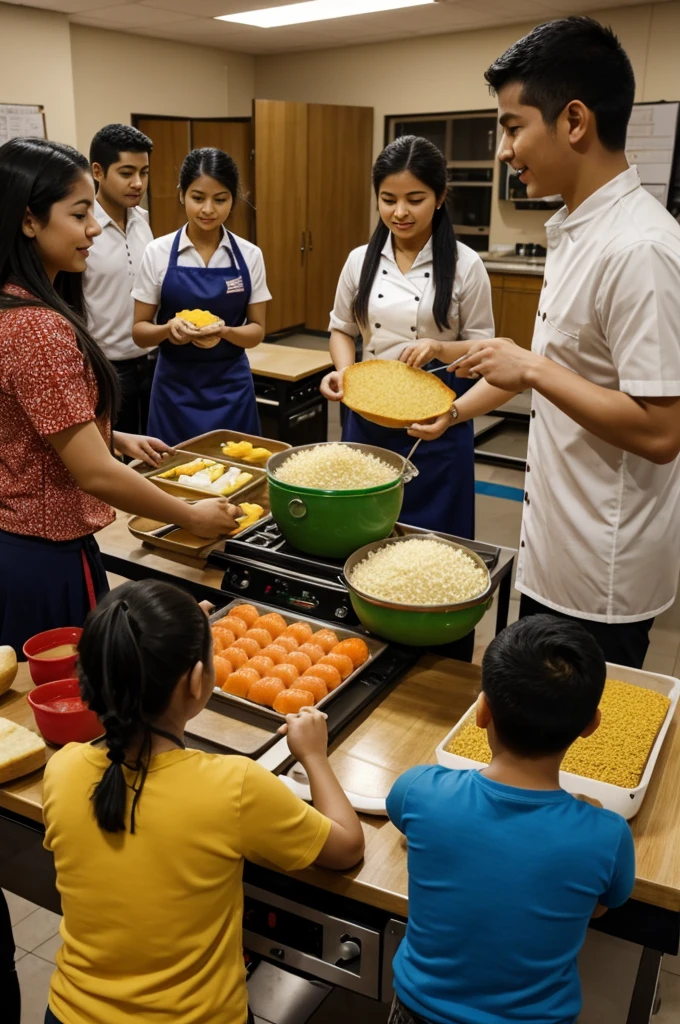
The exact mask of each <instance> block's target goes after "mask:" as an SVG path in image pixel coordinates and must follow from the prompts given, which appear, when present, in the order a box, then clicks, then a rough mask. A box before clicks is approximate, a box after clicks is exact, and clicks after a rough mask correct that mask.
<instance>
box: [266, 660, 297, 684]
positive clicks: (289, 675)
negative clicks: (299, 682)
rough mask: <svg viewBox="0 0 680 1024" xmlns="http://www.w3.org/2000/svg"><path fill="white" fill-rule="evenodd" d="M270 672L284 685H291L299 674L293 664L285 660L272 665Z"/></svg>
mask: <svg viewBox="0 0 680 1024" xmlns="http://www.w3.org/2000/svg"><path fill="white" fill-rule="evenodd" d="M271 674H272V675H273V676H274V677H275V678H276V679H280V680H281V682H282V683H284V684H285V685H286V686H292V685H293V683H294V682H295V680H296V679H297V678H298V677H299V675H300V673H299V672H298V670H297V669H296V668H295V665H290V664H288V663H287V662H285V661H282V662H281V664H280V665H274V668H273V669H272V671H271Z"/></svg>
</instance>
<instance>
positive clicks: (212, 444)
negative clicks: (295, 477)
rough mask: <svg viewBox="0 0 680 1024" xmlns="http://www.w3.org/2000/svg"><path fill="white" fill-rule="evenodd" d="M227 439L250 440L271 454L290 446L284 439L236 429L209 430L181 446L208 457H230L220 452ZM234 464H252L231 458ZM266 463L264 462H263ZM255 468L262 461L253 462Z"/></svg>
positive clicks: (254, 446)
mask: <svg viewBox="0 0 680 1024" xmlns="http://www.w3.org/2000/svg"><path fill="white" fill-rule="evenodd" d="M227 441H250V443H251V444H252V446H253V448H267V449H268V451H270V452H271V453H272V455H276V453H277V452H285V451H288V449H289V448H290V447H291V445H289V444H287V443H286V442H285V441H278V440H276V439H275V438H273V437H258V436H257V435H256V434H241V433H239V432H238V431H236V430H211V431H210V433H208V434H199V436H198V437H192V438H190V439H189V440H188V441H185V442H184V444H183V445H182V447H183V448H186V449H191V451H192V452H196V453H197V454H198V455H206V456H207V457H208V458H209V459H220V460H222V459H226V458H229V459H231V456H226V455H224V454H223V452H222V445H223V444H226V443H227ZM232 462H233V463H234V464H235V465H238V466H243V468H244V469H248V468H249V467H250V466H252V465H253V463H251V462H244V460H243V459H232ZM264 465H266V463H265V464H264ZM255 466H256V468H257V469H263V468H264V466H263V464H262V463H255Z"/></svg>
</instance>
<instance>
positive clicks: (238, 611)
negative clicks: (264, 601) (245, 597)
mask: <svg viewBox="0 0 680 1024" xmlns="http://www.w3.org/2000/svg"><path fill="white" fill-rule="evenodd" d="M229 615H236V616H237V617H238V618H239V619H241V620H242V621H243V622H245V624H246V626H247V627H248V629H250V627H251V626H252V624H253V623H254V622H255V620H256V619H259V617H260V613H259V612H258V610H257V608H256V607H255V605H254V604H239V605H237V606H236V608H230V609H229Z"/></svg>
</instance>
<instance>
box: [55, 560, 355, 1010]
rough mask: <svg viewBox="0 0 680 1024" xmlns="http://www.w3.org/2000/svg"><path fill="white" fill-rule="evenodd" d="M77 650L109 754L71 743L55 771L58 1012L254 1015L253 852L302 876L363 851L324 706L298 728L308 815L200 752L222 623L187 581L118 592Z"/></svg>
mask: <svg viewBox="0 0 680 1024" xmlns="http://www.w3.org/2000/svg"><path fill="white" fill-rule="evenodd" d="M79 652H80V667H79V671H80V680H81V689H82V693H83V696H84V698H85V699H86V700H87V701H88V702H89V704H90V706H91V707H92V708H93V709H94V710H95V711H96V712H97V714H98V715H99V716H100V718H101V720H102V723H103V725H104V727H105V729H106V737H105V742H106V749H103V748H102V747H100V746H91V745H89V744H77V743H70V744H68V745H67V746H66V747H64V748H63V749H62V750H60V751H59V752H58V753H57V754H55V755H54V757H53V758H52V759H51V760H50V762H49V764H48V766H47V769H46V772H45V788H44V797H45V824H46V836H45V846H46V847H47V849H48V850H51V851H52V852H53V854H54V861H55V865H56V870H57V888H58V890H59V893H60V895H61V902H62V909H63V914H64V917H63V920H62V923H61V937H62V940H63V945H62V947H61V949H60V950H59V952H58V953H57V957H56V971H55V973H54V975H53V977H52V983H51V988H50V997H49V1009H48V1011H47V1017H46V1022H52V1024H53V1022H54V1021H55V1020H56V1021H57V1022H59V1024H129V1022H130V1021H131V1020H138V1021H144V1020H150V1019H152V1018H153V1020H154V1021H155V1022H156V1024H170V1022H172V1024H196V1022H198V1021H200V1022H201V1024H245V1021H246V1019H247V1016H248V1007H247V990H246V984H245V969H244V964H243V954H242V937H241V920H242V915H243V890H242V885H241V880H242V873H243V861H244V858H250V859H253V860H266V861H268V862H270V863H273V864H275V865H277V866H278V867H279V868H281V869H283V870H287V871H294V870H298V869H300V868H304V867H306V866H308V865H309V864H312V863H314V862H316V863H318V864H321V865H324V866H325V867H331V868H338V869H346V868H349V867H351V866H352V865H353V864H355V863H356V862H357V861H358V860H359V859H360V857H361V856H362V854H363V847H364V840H363V833H362V830H361V825H360V823H359V820H358V818H357V816H356V814H355V813H354V811H353V810H352V808H351V806H350V804H349V802H348V801H347V798H346V797H345V794H344V793H343V791H342V789H341V787H340V785H339V783H338V781H337V780H336V778H335V776H334V775H333V773H332V771H331V769H330V766H329V764H328V760H327V757H326V747H327V732H326V724H325V716H324V715H322V714H321V713H320V712H318V711H315V710H313V709H306V710H305V711H303V712H301V713H300V715H297V716H292V715H291V716H289V717H288V719H287V725H286V726H284V729H287V732H288V742H289V745H290V749H291V752H292V754H293V755H294V756H295V757H296V758H298V759H299V760H300V761H301V762H302V763H303V764H304V766H305V768H306V770H307V772H308V774H309V779H310V784H311V788H312V793H313V795H314V804H315V807H308V806H307V805H306V804H304V803H303V802H302V801H301V800H298V799H297V797H295V796H293V794H292V793H291V792H290V791H289V790H288V789H287V788H286V786H285V785H284V784H283V783H282V782H281V781H280V780H279V779H277V778H275V777H274V776H273V775H271V774H270V773H269V772H268V771H266V770H265V769H264V768H261V767H260V766H258V765H257V764H256V763H255V762H254V761H251V760H249V759H248V758H245V757H236V756H226V757H225V756H221V755H217V754H206V753H203V752H202V751H200V750H191V749H188V748H186V747H185V745H184V742H183V739H182V737H183V735H184V728H185V726H186V723H187V722H188V721H189V720H190V719H191V718H193V717H194V716H195V715H197V714H198V713H199V712H200V711H202V710H203V708H204V707H205V706H206V704H207V702H208V698H209V697H210V694H211V692H212V688H213V683H214V677H213V668H212V640H211V634H210V628H209V624H208V619H207V616H206V615H205V612H204V611H203V610H202V609H201V608H200V607H199V606H198V605H197V604H196V603H195V601H194V600H193V599H192V598H191V597H189V595H188V594H186V592H185V591H183V590H180V589H178V588H176V587H173V586H171V585H170V584H167V583H160V582H155V581H152V580H146V581H144V582H142V583H126V584H124V585H123V586H121V587H118V588H117V589H116V590H114V591H112V592H111V593H110V594H108V595H107V597H105V598H104V600H103V601H102V602H101V604H100V605H99V606H98V607H97V608H96V609H95V610H94V611H93V612H91V613H90V615H89V617H88V619H87V621H86V623H85V627H84V631H83V635H82V639H81V641H80V648H79Z"/></svg>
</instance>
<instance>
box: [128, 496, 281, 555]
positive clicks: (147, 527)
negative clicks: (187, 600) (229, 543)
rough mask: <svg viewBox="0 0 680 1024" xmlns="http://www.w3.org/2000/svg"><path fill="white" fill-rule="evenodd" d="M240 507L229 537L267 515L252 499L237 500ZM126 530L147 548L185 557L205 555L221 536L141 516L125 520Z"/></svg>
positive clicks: (218, 541)
mask: <svg viewBox="0 0 680 1024" xmlns="http://www.w3.org/2000/svg"><path fill="white" fill-rule="evenodd" d="M241 508H242V509H243V512H244V515H243V516H241V517H240V518H239V519H238V520H237V522H238V528H237V529H236V530H234V531H233V532H232V533H230V534H229V536H230V537H236V536H238V534H239V533H242V532H243V531H244V530H247V529H248V528H249V527H250V526H253V525H254V524H255V523H256V522H257V521H258V520H259V519H262V517H263V516H265V515H266V514H267V512H266V510H265V509H264V508H263V506H262V505H258V504H256V503H255V502H247V501H244V502H241ZM128 530H129V531H130V533H131V534H132V536H133V537H136V538H137V540H141V542H142V543H143V544H146V545H147V547H152V548H159V549H160V550H161V551H171V552H172V553H173V554H175V555H185V556H187V557H189V558H205V557H206V556H207V555H208V553H209V552H210V551H212V549H213V548H214V547H215V546H216V545H217V544H220V543H221V542H223V541H224V537H208V538H206V537H198V536H197V535H196V534H195V533H191V532H190V531H189V530H185V529H183V528H182V527H181V526H177V525H175V524H173V523H164V522H161V521H160V520H157V519H148V518H146V517H145V516H133V517H132V518H131V519H130V520H129V522H128Z"/></svg>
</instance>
